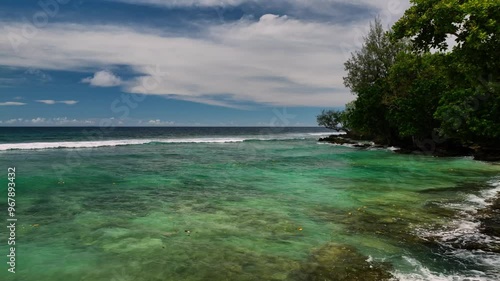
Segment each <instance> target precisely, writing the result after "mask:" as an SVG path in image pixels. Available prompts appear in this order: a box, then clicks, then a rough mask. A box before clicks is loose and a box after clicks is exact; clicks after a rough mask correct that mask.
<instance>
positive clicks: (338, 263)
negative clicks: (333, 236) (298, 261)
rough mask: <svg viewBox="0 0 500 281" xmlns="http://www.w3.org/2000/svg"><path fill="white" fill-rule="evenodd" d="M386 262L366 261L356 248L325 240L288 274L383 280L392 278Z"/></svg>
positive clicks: (326, 280)
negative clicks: (298, 266)
mask: <svg viewBox="0 0 500 281" xmlns="http://www.w3.org/2000/svg"><path fill="white" fill-rule="evenodd" d="M390 270H391V265H390V264H388V263H380V262H369V261H368V257H366V256H364V255H362V254H361V253H360V252H359V251H358V250H357V249H356V248H354V247H352V246H349V245H339V244H333V243H329V244H326V245H324V246H323V247H321V248H320V249H318V250H316V251H314V252H313V253H312V254H311V256H310V258H309V259H308V260H307V261H306V262H304V263H303V264H302V265H301V267H300V269H299V270H297V271H295V272H293V273H292V274H291V276H290V277H291V280H297V281H299V280H300V281H384V280H391V278H393V276H392V274H391V273H390Z"/></svg>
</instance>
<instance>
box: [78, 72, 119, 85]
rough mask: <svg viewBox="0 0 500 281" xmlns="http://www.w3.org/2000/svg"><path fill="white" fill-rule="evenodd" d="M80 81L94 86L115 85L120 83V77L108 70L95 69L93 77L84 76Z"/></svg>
mask: <svg viewBox="0 0 500 281" xmlns="http://www.w3.org/2000/svg"><path fill="white" fill-rule="evenodd" d="M82 82H83V83H89V84H90V85H92V86H95V87H115V86H119V85H121V84H122V80H121V79H120V77H118V76H116V75H114V74H113V73H112V72H111V71H108V70H101V71H97V72H96V73H94V76H93V77H87V78H84V79H83V80H82Z"/></svg>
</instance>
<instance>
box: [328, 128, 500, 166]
mask: <svg viewBox="0 0 500 281" xmlns="http://www.w3.org/2000/svg"><path fill="white" fill-rule="evenodd" d="M318 141H319V142H326V143H331V144H337V145H348V146H351V147H357V148H389V147H395V149H394V152H396V153H400V154H421V155H431V156H437V157H459V156H472V157H474V160H479V161H487V162H500V148H496V147H479V146H470V147H466V146H461V145H450V144H445V145H440V146H437V145H435V146H434V147H432V149H426V150H423V149H422V148H419V147H415V146H409V145H405V144H403V143H400V144H395V145H394V146H390V145H386V144H381V143H379V142H377V141H373V140H368V139H363V138H360V137H357V136H350V135H349V134H346V135H330V136H328V137H324V138H320V139H319V140H318ZM396 147H397V148H396Z"/></svg>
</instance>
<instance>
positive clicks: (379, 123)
mask: <svg viewBox="0 0 500 281" xmlns="http://www.w3.org/2000/svg"><path fill="white" fill-rule="evenodd" d="M407 49H408V45H407V44H406V43H404V42H403V41H401V42H400V41H396V42H395V41H391V36H390V34H389V33H387V32H385V31H384V29H383V27H382V23H381V21H380V19H378V18H377V19H375V21H374V22H373V23H372V24H370V31H369V32H368V34H367V36H366V37H365V38H364V43H363V45H362V48H361V50H359V51H356V52H354V53H353V54H352V55H351V58H349V59H348V60H347V62H346V63H345V64H344V67H345V70H346V71H347V76H346V77H344V85H345V86H346V87H348V88H349V89H350V90H351V92H352V93H353V94H355V95H356V96H357V99H356V100H355V101H354V103H353V110H351V111H350V112H349V114H348V115H347V116H348V117H346V118H347V120H348V123H349V125H350V128H351V129H353V130H355V131H357V132H358V133H359V134H362V135H370V136H374V137H377V138H378V139H382V140H383V141H384V142H387V143H391V141H392V140H393V139H394V136H395V135H396V134H395V133H394V130H393V128H391V124H390V123H389V122H387V113H388V107H387V105H386V104H384V103H383V100H384V96H385V95H386V92H387V90H388V88H389V87H388V84H387V76H388V75H389V71H390V69H391V67H392V65H393V64H394V62H395V60H396V57H397V55H398V54H399V53H400V52H402V51H404V50H407Z"/></svg>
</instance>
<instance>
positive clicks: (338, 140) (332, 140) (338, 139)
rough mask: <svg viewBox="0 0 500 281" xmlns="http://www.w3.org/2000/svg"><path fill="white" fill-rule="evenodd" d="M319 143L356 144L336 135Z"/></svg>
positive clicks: (322, 139) (321, 139)
mask: <svg viewBox="0 0 500 281" xmlns="http://www.w3.org/2000/svg"><path fill="white" fill-rule="evenodd" d="M318 141H320V142H329V143H334V144H356V143H355V142H353V141H351V140H350V139H347V138H343V137H339V136H336V135H332V136H328V137H325V138H320V139H319V140H318Z"/></svg>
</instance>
